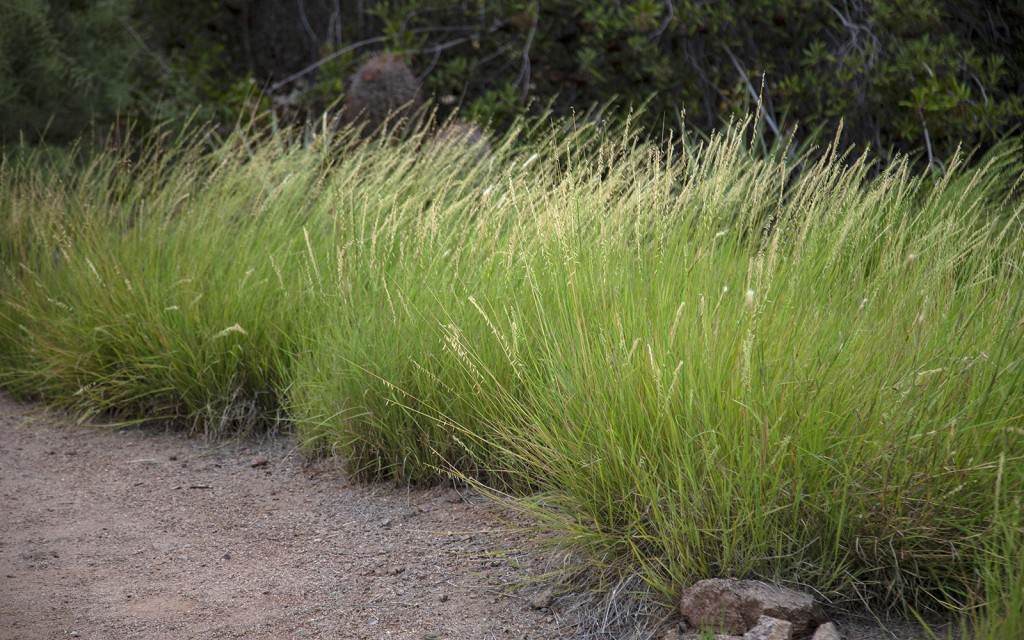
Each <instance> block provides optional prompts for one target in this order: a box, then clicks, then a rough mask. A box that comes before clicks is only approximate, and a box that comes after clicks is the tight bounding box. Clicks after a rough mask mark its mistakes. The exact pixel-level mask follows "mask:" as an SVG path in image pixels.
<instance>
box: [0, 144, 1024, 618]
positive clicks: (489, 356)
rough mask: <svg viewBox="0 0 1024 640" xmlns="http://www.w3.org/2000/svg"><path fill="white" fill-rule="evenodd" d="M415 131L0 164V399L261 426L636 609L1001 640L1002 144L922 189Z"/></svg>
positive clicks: (903, 171) (1018, 410) (677, 153)
mask: <svg viewBox="0 0 1024 640" xmlns="http://www.w3.org/2000/svg"><path fill="white" fill-rule="evenodd" d="M425 135H426V133H425V132H419V133H416V134H414V135H411V136H408V137H407V138H405V139H402V140H398V139H385V140H383V141H380V140H378V141H375V142H373V143H365V144H357V142H356V141H355V140H353V139H351V138H350V137H347V136H348V134H342V139H341V140H340V141H338V142H337V143H336V144H333V145H332V144H317V145H314V146H313V147H309V148H304V147H301V146H298V145H289V144H286V143H285V142H283V141H282V140H281V138H280V137H270V138H268V139H264V140H261V141H258V142H254V141H253V138H252V137H251V136H244V135H239V136H238V137H236V138H233V139H232V140H229V141H227V142H226V143H225V144H223V145H221V146H220V147H218V148H216V149H215V150H214V151H213V152H211V153H199V152H198V151H196V150H195V149H196V147H194V146H191V147H190V146H189V145H184V146H183V147H178V148H177V149H176V150H175V152H174V154H173V156H174V161H173V162H171V161H167V160H163V159H162V158H164V156H162V155H161V154H158V153H153V154H151V156H147V157H146V159H144V160H143V161H141V162H138V163H137V164H135V165H133V166H131V167H128V166H125V164H124V163H123V161H121V160H120V159H119V158H118V157H116V156H113V157H101V158H98V159H96V160H94V161H93V162H92V163H91V164H90V165H88V168H87V169H86V170H84V171H78V172H70V173H69V172H66V171H63V170H58V169H54V170H52V171H49V172H41V171H38V170H37V169H36V168H32V163H26V162H19V163H18V164H17V165H14V164H11V163H10V162H6V163H5V164H4V165H3V169H2V171H3V182H2V185H0V225H2V228H3V232H4V236H3V238H4V239H3V240H0V257H2V261H3V265H4V270H5V274H4V277H3V279H2V280H0V291H2V292H3V304H2V306H0V362H2V366H3V369H2V373H0V376H2V382H3V384H4V385H5V386H7V387H8V388H11V389H14V390H16V391H19V392H22V393H32V394H37V395H40V396H42V397H45V398H47V399H50V400H52V401H56V402H60V403H62V404H67V405H71V406H74V407H76V408H79V409H81V410H85V411H90V412H96V411H120V412H124V413H125V414H126V415H131V416H148V417H163V418H175V419H179V420H181V421H183V422H184V423H185V424H187V425H188V426H190V427H191V428H193V429H195V430H203V431H208V432H222V431H226V430H230V429H233V428H237V427H239V426H244V425H246V424H249V423H251V422H252V421H253V420H255V422H257V423H260V422H261V421H262V422H267V421H270V420H272V419H273V418H274V417H276V416H277V415H278V414H279V412H280V410H282V408H283V409H284V410H285V412H286V413H285V415H287V416H288V417H289V418H290V419H291V420H293V421H294V423H295V424H296V425H297V429H298V433H299V436H300V437H301V438H302V439H303V441H304V442H305V443H306V444H307V445H308V446H309V447H310V449H314V450H325V451H331V452H334V453H336V454H338V455H341V456H343V457H344V458H345V460H346V462H347V464H348V465H349V468H350V470H351V471H352V472H353V473H354V474H357V475H359V476H361V477H364V478H382V477H386V478H394V479H398V480H401V481H405V482H414V483H418V482H434V481H437V480H439V479H442V478H445V477H448V475H449V474H450V473H452V472H455V473H459V474H463V476H464V477H468V478H475V479H477V480H480V481H485V482H488V483H490V484H491V486H494V487H497V488H499V489H501V490H503V491H505V492H508V493H509V494H511V495H515V496H518V498H517V499H518V500H519V501H520V504H522V505H525V507H526V508H528V509H529V510H531V512H532V513H534V514H535V515H536V516H537V517H538V518H539V519H540V520H542V521H543V522H546V523H547V524H548V525H550V526H552V527H554V528H555V529H557V530H558V531H559V532H560V533H561V535H560V537H561V539H562V540H564V541H566V542H567V543H568V544H571V545H572V546H573V547H574V548H575V549H577V550H578V551H579V552H580V554H579V557H582V558H586V559H587V561H588V562H590V563H592V567H603V568H605V569H607V570H608V571H612V572H619V573H636V574H639V575H640V576H641V577H642V578H643V580H644V581H645V582H646V583H647V584H648V585H649V586H650V588H651V589H652V590H654V591H655V592H657V593H659V594H661V596H663V597H664V598H665V601H666V602H670V601H671V600H673V599H674V598H675V596H676V595H677V594H678V591H679V589H680V588H681V587H683V586H685V585H687V584H689V583H691V582H692V581H694V580H695V579H697V578H701V577H707V576H740V577H760V578H766V579H769V580H773V581H776V582H780V583H784V584H789V585H796V586H800V587H802V588H806V589H810V590H812V591H814V592H815V593H817V594H818V595H819V596H821V597H823V598H825V599H826V600H828V601H830V602H832V603H833V604H835V605H840V606H842V605H847V606H858V607H860V606H863V605H864V604H867V605H869V606H870V607H872V608H874V609H875V610H887V609H892V610H895V611H903V612H907V611H911V610H913V611H920V612H927V611H959V612H965V613H967V614H968V617H967V618H965V620H968V621H969V624H968V626H972V627H973V628H975V629H978V630H983V631H984V632H986V633H987V632H991V633H993V634H996V635H995V636H993V637H1007V638H1008V637H1012V633H1011V631H1007V629H1010V630H1018V629H1019V625H1020V621H1021V616H1020V613H1019V611H1020V603H1021V598H1020V597H1019V592H1020V585H1021V584H1022V580H1024V577H1022V576H1024V571H1022V567H1021V566H1020V565H1019V562H1017V561H1016V560H1017V558H1019V556H1020V550H1021V540H1022V537H1024V531H1022V526H1024V523H1022V522H1021V520H1020V518H1019V504H1020V501H1021V498H1022V494H1024V464H1022V457H1024V441H1022V438H1021V433H1022V432H1021V428H1022V427H1021V417H1022V416H1024V368H1022V361H1021V359H1022V357H1024V324H1022V323H1021V320H1020V319H1021V317H1022V315H1024V302H1022V298H1024V296H1022V295H1021V292H1022V291H1024V286H1022V285H1024V276H1022V273H1021V270H1020V263H1021V256H1022V255H1024V234H1022V233H1021V222H1022V220H1021V213H1022V211H1021V207H1022V205H1021V200H1020V195H1019V192H1018V191H1017V190H1016V188H1017V187H1019V184H1017V183H1018V182H1019V178H1020V175H1021V168H1022V167H1021V165H1020V163H1019V161H1018V160H1016V159H1015V158H1016V155H1015V154H1017V152H1018V151H1019V149H1018V148H1016V147H1013V146H1006V147H1003V148H1001V149H997V150H996V151H995V152H993V153H992V154H990V155H989V156H988V157H987V158H984V159H982V160H981V161H980V162H979V163H977V164H976V166H975V167H974V168H970V169H965V168H963V167H962V166H960V163H959V161H958V160H954V161H952V162H951V163H950V169H949V171H948V172H947V173H946V174H945V175H944V176H943V177H942V178H941V179H939V180H938V181H933V180H932V178H931V177H925V176H916V175H913V174H911V172H910V170H909V168H908V166H907V165H906V164H905V163H896V164H894V165H892V166H890V167H887V168H881V169H879V168H877V167H872V166H870V165H869V163H868V162H867V161H866V160H863V159H861V160H858V159H856V158H853V157H840V154H838V152H837V150H834V149H830V150H828V151H827V152H826V153H825V154H823V155H820V156H817V157H816V158H811V157H809V156H807V155H800V154H799V153H794V152H792V150H788V149H777V150H773V151H772V152H770V153H768V154H767V155H764V154H758V155H755V154H753V153H752V152H751V151H750V150H749V149H748V147H747V145H746V144H745V143H744V139H745V138H744V130H743V127H737V128H733V129H729V130H727V131H725V132H723V133H721V134H718V135H716V136H714V137H712V138H711V139H709V140H707V141H705V142H703V143H700V144H691V143H689V142H686V141H684V142H683V143H682V144H680V145H673V146H672V147H671V148H672V149H674V150H673V151H669V152H666V151H664V150H662V149H660V148H658V147H655V146H653V145H650V144H646V143H643V142H641V141H638V140H635V139H634V138H633V137H632V136H630V135H629V133H628V131H614V132H607V131H602V130H601V129H600V128H598V127H597V126H596V125H592V124H586V125H579V126H559V127H553V128H552V129H551V131H550V132H549V133H548V134H547V137H544V136H539V135H538V134H537V131H536V130H533V131H528V132H524V131H513V132H512V133H511V134H510V135H509V136H508V137H506V138H505V139H503V140H502V141H501V142H500V143H499V144H496V145H495V148H494V149H493V150H492V151H491V152H490V153H489V154H486V155H482V154H481V152H480V150H479V149H466V150H461V151H460V150H458V149H452V148H439V147H437V146H436V145H431V144H429V143H428V142H427V141H426V140H425V138H424V136H425ZM972 612H973V613H972ZM972 616H973V617H972ZM979 633H980V631H979ZM998 634H1003V635H1002V636H999V635H998ZM1007 634H1010V635H1007Z"/></svg>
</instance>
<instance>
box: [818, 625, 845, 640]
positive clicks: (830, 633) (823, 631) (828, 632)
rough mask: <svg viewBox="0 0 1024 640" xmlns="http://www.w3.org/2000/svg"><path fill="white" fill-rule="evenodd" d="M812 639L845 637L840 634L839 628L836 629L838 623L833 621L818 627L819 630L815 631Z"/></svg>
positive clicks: (839, 638) (831, 639) (829, 639)
mask: <svg viewBox="0 0 1024 640" xmlns="http://www.w3.org/2000/svg"><path fill="white" fill-rule="evenodd" d="M811 640H843V637H842V636H841V635H839V630H838V629H836V625H834V624H832V623H831V622H826V623H825V624H823V625H821V626H820V627H818V630H817V631H815V632H814V636H813V637H812V638H811Z"/></svg>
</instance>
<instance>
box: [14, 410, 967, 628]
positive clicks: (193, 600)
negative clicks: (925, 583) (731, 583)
mask: <svg viewBox="0 0 1024 640" xmlns="http://www.w3.org/2000/svg"><path fill="white" fill-rule="evenodd" d="M0 507H2V508H0V640H14V639H18V640H29V639H36V638H45V639H50V638H95V639H106V638H116V639H118V640H122V639H129V638H130V639H136V638H139V639H149V638H174V639H175V640H181V639H186V638H203V639H206V638H210V639H217V638H246V639H248V638H255V639H260V638H274V639H278V638H281V639H286V640H288V639H301V638H341V639H359V638H366V639H370V638H373V639H377V638H401V639H405V638H409V639H424V640H443V639H452V640H455V639H462V638H474V639H476V638H479V639H487V638H501V639H513V638H514V639H523V640H525V639H530V640H548V639H554V638H579V637H592V638H594V637H605V638H609V637H613V638H625V637H635V638H651V637H657V638H662V639H667V638H679V637H682V636H680V635H679V634H677V633H676V632H675V631H674V630H673V629H674V628H675V624H676V623H677V622H678V620H677V619H673V617H669V618H668V619H665V617H664V616H665V615H666V613H667V612H666V611H664V610H659V609H657V607H654V608H651V607H650V604H651V603H650V602H647V601H643V600H639V601H638V600H635V599H633V598H631V597H629V596H625V597H624V596H623V595H622V594H621V593H619V594H616V593H611V594H608V595H606V596H604V597H601V596H583V597H580V596H579V594H575V595H573V594H570V596H569V597H568V598H564V599H558V600H556V601H555V606H554V607H550V606H546V605H549V604H551V603H552V599H551V598H550V595H547V591H546V589H545V587H544V585H542V584H538V583H536V582H535V579H536V578H537V576H539V575H540V574H542V573H543V572H544V570H545V569H547V568H549V567H550V566H552V562H553V561H552V558H551V556H549V555H547V554H546V553H545V552H544V551H543V550H542V549H541V548H540V546H539V545H538V544H537V540H535V539H533V538H532V537H531V536H530V535H529V534H528V533H525V532H524V531H527V530H528V527H529V525H530V523H529V522H528V521H526V520H524V519H523V518H522V516H519V515H518V514H515V513H512V512H510V511H508V510H505V509H503V508H502V507H501V506H499V505H497V504H496V503H494V502H493V501H491V500H488V499H485V498H482V497H480V496H477V495H474V494H473V493H471V492H467V491H464V490H462V491H458V490H455V489H452V488H437V489H431V490H408V489H395V488H392V487H388V486H384V485H353V484H350V483H348V482H346V481H345V479H344V475H343V474H342V473H341V472H340V470H339V469H337V468H336V467H335V466H332V465H331V463H330V462H317V463H312V462H310V461H309V460H307V459H305V458H304V457H303V456H302V455H301V454H300V453H299V452H298V451H297V450H296V448H295V442H294V440H293V439H291V438H288V437H285V436H280V437H276V438H270V439H266V440H264V441H260V442H256V441H252V440H250V441H244V442H232V443H227V444H222V445H219V446H212V445H209V444H205V443H203V442H202V441H201V440H197V439H189V438H186V437H184V436H183V435H182V434H180V433H177V432H171V431H166V430H154V429H139V428H134V429H121V430H99V429H96V428H88V427H82V426H76V425H74V423H73V421H72V420H71V419H69V418H68V417H67V416H66V415H64V414H61V413H59V412H55V411H49V410H46V409H44V408H42V407H40V406H35V405H27V404H21V403H17V402H14V401H12V400H11V399H10V398H8V397H7V396H5V395H4V394H2V393H0ZM523 585H525V586H523ZM620 586H621V585H620ZM613 591H614V589H613ZM836 622H837V623H838V624H839V627H840V629H841V631H842V633H843V636H844V637H845V638H847V640H894V639H895V640H921V639H923V638H924V637H926V636H925V634H924V633H923V632H921V631H920V629H918V628H917V627H916V625H914V624H911V623H910V622H909V621H890V622H889V623H888V624H886V625H885V626H886V627H887V628H882V627H880V626H879V625H878V624H876V623H871V622H865V621H864V620H863V619H855V618H848V619H840V620H836ZM940 635H941V634H940ZM953 635H956V634H953Z"/></svg>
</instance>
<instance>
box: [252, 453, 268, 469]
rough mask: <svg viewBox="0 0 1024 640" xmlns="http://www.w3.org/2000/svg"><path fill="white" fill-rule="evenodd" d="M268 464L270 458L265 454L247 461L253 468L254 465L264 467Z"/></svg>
mask: <svg viewBox="0 0 1024 640" xmlns="http://www.w3.org/2000/svg"><path fill="white" fill-rule="evenodd" d="M268 464H270V458H268V457H267V456H256V457H255V458H253V459H252V462H250V463H249V466H250V467H252V468H254V469H255V468H256V467H265V466H267V465H268Z"/></svg>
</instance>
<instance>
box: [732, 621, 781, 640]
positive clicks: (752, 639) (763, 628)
mask: <svg viewBox="0 0 1024 640" xmlns="http://www.w3.org/2000/svg"><path fill="white" fill-rule="evenodd" d="M792 637H793V623H792V622H789V621H788V620H779V619H778V618H771V617H769V616H761V617H760V618H758V619H757V624H756V625H754V628H752V629H751V630H750V631H747V632H746V633H744V634H743V640H791V638H792Z"/></svg>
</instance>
